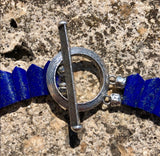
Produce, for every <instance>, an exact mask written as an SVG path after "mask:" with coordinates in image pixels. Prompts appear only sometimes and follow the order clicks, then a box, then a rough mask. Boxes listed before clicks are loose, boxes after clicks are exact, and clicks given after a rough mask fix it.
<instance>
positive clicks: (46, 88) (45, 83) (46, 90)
mask: <svg viewBox="0 0 160 156" xmlns="http://www.w3.org/2000/svg"><path fill="white" fill-rule="evenodd" d="M50 62H51V61H48V62H47V63H46V64H45V66H44V69H43V76H44V90H45V95H49V91H48V87H47V80H46V74H47V69H48V66H49V64H50Z"/></svg>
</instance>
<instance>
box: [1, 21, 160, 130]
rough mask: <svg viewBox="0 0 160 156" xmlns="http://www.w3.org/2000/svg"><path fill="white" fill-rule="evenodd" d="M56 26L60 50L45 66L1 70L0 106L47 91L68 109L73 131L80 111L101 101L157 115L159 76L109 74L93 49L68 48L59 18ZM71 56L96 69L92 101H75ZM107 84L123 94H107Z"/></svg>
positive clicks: (79, 127)
mask: <svg viewBox="0 0 160 156" xmlns="http://www.w3.org/2000/svg"><path fill="white" fill-rule="evenodd" d="M58 28H59V33H60V40H61V52H59V53H58V54H57V55H56V56H55V57H54V58H53V60H52V61H51V62H50V61H48V62H47V63H46V65H45V67H44V69H42V68H40V67H38V66H36V65H34V64H32V65H31V66H30V67H29V68H28V70H27V72H26V71H25V70H24V69H22V68H19V67H15V68H14V70H13V72H12V73H9V72H6V71H1V70H0V108H2V107H6V106H8V105H10V104H13V103H16V102H19V101H22V100H26V99H30V98H32V97H37V96H42V95H49V94H50V95H51V96H52V97H53V99H54V100H55V101H56V102H57V103H58V104H59V105H60V106H61V107H63V108H64V109H68V110H69V117H70V126H71V129H72V130H73V131H74V132H78V131H79V130H81V129H82V125H81V124H80V120H79V112H80V111H87V110H90V109H92V108H94V107H96V106H98V105H99V104H100V103H104V104H106V105H109V104H113V103H122V104H125V105H129V106H131V107H135V108H140V109H143V110H145V111H147V112H150V113H153V114H155V115H157V116H159V117H160V78H153V79H149V80H146V81H144V80H143V78H142V77H141V76H140V75H139V74H135V75H130V76H128V77H127V78H123V77H120V76H118V77H114V76H109V74H108V71H107V70H106V68H105V64H104V63H103V61H102V60H101V58H100V57H99V56H98V55H97V54H96V53H95V52H93V51H91V50H88V49H85V48H82V47H73V48H70V46H69V40H68V37H67V27H66V22H65V21H61V22H60V23H59V26H58ZM71 56H83V57H85V58H88V59H90V60H91V63H92V64H93V66H95V68H96V69H97V75H98V77H99V82H100V86H101V89H100V92H99V93H98V95H97V96H96V97H95V98H94V99H93V100H91V101H88V102H85V103H77V101H76V96H75V86H74V81H73V68H72V61H71ZM64 78H65V80H64ZM109 85H113V86H114V87H115V88H119V89H121V90H123V89H124V93H123V97H122V96H121V95H120V94H118V93H112V94H111V95H110V96H109V95H108V94H107V91H108V89H109ZM121 101H122V102H121Z"/></svg>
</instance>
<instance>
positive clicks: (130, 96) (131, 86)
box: [122, 74, 144, 108]
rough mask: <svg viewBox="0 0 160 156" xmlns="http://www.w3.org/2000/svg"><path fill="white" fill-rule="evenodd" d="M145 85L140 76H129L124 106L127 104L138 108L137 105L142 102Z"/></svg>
mask: <svg viewBox="0 0 160 156" xmlns="http://www.w3.org/2000/svg"><path fill="white" fill-rule="evenodd" d="M143 84H144V80H143V78H142V77H141V76H140V75H139V74H135V75H130V76H128V77H127V80H126V86H125V89H124V95H123V101H122V104H126V105H129V106H131V107H135V108H136V107H137V103H138V101H139V100H140V95H141V89H142V87H143Z"/></svg>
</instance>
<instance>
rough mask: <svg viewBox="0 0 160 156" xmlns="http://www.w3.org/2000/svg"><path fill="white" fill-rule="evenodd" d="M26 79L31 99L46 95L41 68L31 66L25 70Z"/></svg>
mask: <svg viewBox="0 0 160 156" xmlns="http://www.w3.org/2000/svg"><path fill="white" fill-rule="evenodd" d="M27 78H28V83H29V90H30V96H31V97H36V96H42V95H46V87H45V85H44V82H45V78H44V70H43V69H42V68H40V67H38V66H36V65H34V64H32V65H31V66H30V67H29V68H28V70H27Z"/></svg>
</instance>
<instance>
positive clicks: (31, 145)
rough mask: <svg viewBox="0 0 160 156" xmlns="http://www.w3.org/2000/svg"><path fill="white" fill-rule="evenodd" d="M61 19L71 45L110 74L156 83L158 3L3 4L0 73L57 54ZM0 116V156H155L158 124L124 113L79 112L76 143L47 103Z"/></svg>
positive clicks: (7, 0) (159, 150) (23, 0)
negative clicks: (101, 63)
mask: <svg viewBox="0 0 160 156" xmlns="http://www.w3.org/2000/svg"><path fill="white" fill-rule="evenodd" d="M62 19H63V20H66V21H68V33H69V37H70V44H71V46H72V47H73V46H81V47H85V48H88V49H91V50H94V51H95V52H96V53H97V54H99V55H100V57H101V58H102V59H103V60H104V62H105V64H106V66H108V67H109V74H115V75H122V76H127V75H130V74H133V73H140V75H142V76H143V78H144V79H148V78H153V77H160V1H159V0H136V1H134V0H75V1H73V0H66V1H65V0H44V1H43V0H1V1H0V70H5V71H9V72H11V71H12V70H13V69H14V67H15V66H19V67H22V68H24V69H27V68H28V67H29V66H30V65H31V64H32V63H34V64H36V65H38V66H40V67H44V65H45V63H46V62H47V61H48V60H51V59H52V58H53V57H54V55H55V54H56V53H57V52H58V51H59V50H60V41H59V34H58V29H57V23H58V22H59V21H60V20H62ZM96 85H97V84H95V86H96ZM93 92H94V89H93V91H92V92H91V91H90V92H89V93H88V95H87V96H90V95H91V94H92V93H93ZM0 117H1V125H0V126H1V131H0V133H1V134H0V143H1V144H0V145H1V146H0V147H1V154H0V155H1V156H21V155H32V156H41V155H43V156H45V155H46V156H51V155H67V156H69V155H87V156H89V155H91V156H92V155H108V156H109V155H113V156H119V155H122V156H134V155H136V156H142V155H144V156H158V155H160V118H158V117H156V116H154V115H151V114H149V113H146V112H144V111H142V110H138V109H133V108H129V107H127V106H114V107H109V108H101V107H98V108H95V109H94V110H91V111H89V112H86V113H81V120H82V122H83V127H84V129H83V131H82V132H81V133H79V134H78V136H76V135H75V134H74V133H73V132H71V131H70V130H69V128H68V115H67V111H63V110H62V109H61V108H60V107H59V106H58V105H57V104H56V103H55V102H54V101H53V100H52V98H51V97H50V96H45V97H40V98H33V99H31V100H28V101H23V102H19V103H16V104H14V105H11V106H8V107H7V108H4V109H1V110H0ZM78 138H79V139H78Z"/></svg>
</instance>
